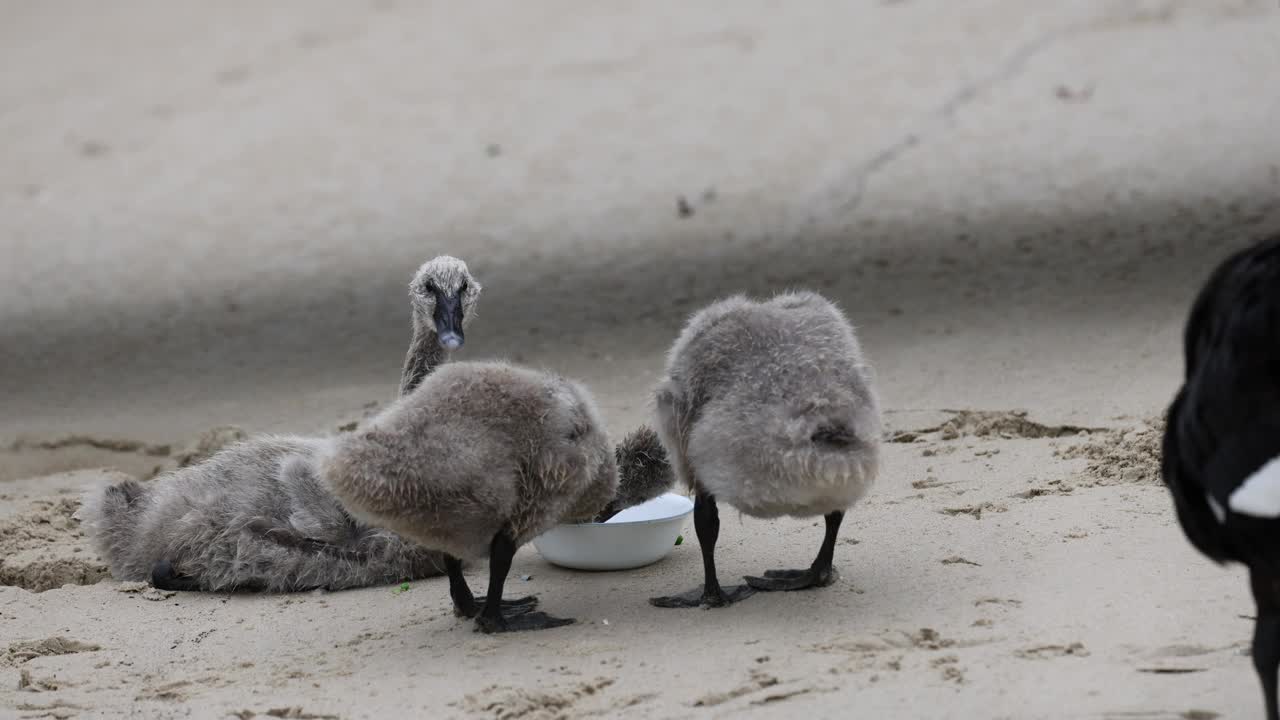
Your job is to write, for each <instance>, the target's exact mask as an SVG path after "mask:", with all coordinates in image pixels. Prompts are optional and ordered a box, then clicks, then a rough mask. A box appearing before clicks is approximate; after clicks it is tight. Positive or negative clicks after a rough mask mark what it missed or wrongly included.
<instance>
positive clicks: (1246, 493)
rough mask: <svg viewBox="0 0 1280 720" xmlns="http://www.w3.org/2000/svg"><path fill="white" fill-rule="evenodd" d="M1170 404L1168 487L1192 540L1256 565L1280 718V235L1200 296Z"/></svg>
mask: <svg viewBox="0 0 1280 720" xmlns="http://www.w3.org/2000/svg"><path fill="white" fill-rule="evenodd" d="M1184 352H1185V361H1186V377H1185V381H1184V384H1183V387H1182V389H1181V390H1179V392H1178V395H1177V397H1176V398H1175V399H1174V401H1173V405H1172V406H1171V407H1170V408H1169V416H1168V427H1167V429H1166V430H1165V438H1164V481H1165V484H1167V485H1168V486H1169V490H1170V491H1171V492H1172V493H1173V498H1174V504H1175V507H1176V508H1177V512H1178V521H1179V522H1180V523H1181V524H1182V528H1183V530H1184V531H1185V532H1186V534H1187V537H1188V538H1189V539H1190V540H1191V543H1192V544H1193V545H1195V546H1196V548H1197V549H1198V550H1200V552H1202V553H1204V554H1205V555H1208V556H1209V557H1210V558H1212V559H1214V560H1215V561H1217V562H1220V563H1225V562H1233V561H1234V562H1240V563H1244V564H1245V565H1247V566H1248V567H1249V573H1250V579H1251V584H1252V586H1253V597H1254V599H1255V601H1256V602H1257V605H1258V612H1257V616H1258V617H1257V622H1256V625H1255V627H1254V635H1253V664H1254V667H1255V668H1257V670H1258V675H1259V677H1260V678H1261V679H1262V689H1263V692H1264V694H1265V697H1266V705H1267V718H1268V719H1269V720H1280V713H1278V712H1277V707H1276V683H1277V678H1276V672H1277V668H1278V667H1280V236H1275V237H1272V238H1270V239H1268V240H1265V241H1263V242H1261V243H1259V244H1257V245H1255V246H1253V247H1251V248H1249V249H1247V250H1244V251H1242V252H1239V253H1237V254H1235V255H1233V256H1231V257H1230V258H1228V259H1227V260H1226V261H1225V262H1223V264H1222V265H1221V266H1219V267H1218V269H1217V270H1216V271H1214V273H1213V275H1212V276H1211V277H1210V278H1209V282H1208V284H1206V285H1205V287H1204V289H1203V290H1201V291H1200V296H1199V297H1198V298H1196V302H1195V305H1194V306H1193V307H1192V309H1191V317H1190V318H1189V319H1188V321H1187V327H1186V334H1185V337H1184Z"/></svg>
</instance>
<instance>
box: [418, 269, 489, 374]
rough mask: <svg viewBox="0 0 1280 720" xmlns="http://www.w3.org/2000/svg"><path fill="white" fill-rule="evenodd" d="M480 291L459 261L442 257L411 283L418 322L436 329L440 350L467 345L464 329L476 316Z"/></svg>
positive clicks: (474, 280)
mask: <svg viewBox="0 0 1280 720" xmlns="http://www.w3.org/2000/svg"><path fill="white" fill-rule="evenodd" d="M480 289H481V288H480V283H478V282H476V279H475V278H473V277H471V273H470V272H469V271H468V270H467V264H466V263H464V262H463V261H461V260H459V259H458V258H455V257H450V256H448V255H441V256H439V257H436V258H433V259H431V260H428V261H427V262H425V263H423V264H422V267H420V268H418V272H417V274H415V275H414V276H413V281H412V282H410V283H409V299H410V301H411V303H412V305H413V315H414V321H415V322H416V323H418V324H419V325H421V326H425V327H434V328H435V331H436V338H437V339H438V341H439V343H440V347H442V348H444V349H446V350H457V349H458V348H460V347H462V343H463V342H464V341H465V335H464V332H463V329H464V328H465V327H466V324H467V323H468V322H470V321H471V317H472V315H474V314H475V305H476V300H478V299H479V298H480Z"/></svg>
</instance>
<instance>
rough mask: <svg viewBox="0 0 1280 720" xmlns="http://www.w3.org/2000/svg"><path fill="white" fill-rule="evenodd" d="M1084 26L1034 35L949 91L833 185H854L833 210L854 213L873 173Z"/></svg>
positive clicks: (917, 144) (912, 147)
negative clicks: (992, 67)
mask: <svg viewBox="0 0 1280 720" xmlns="http://www.w3.org/2000/svg"><path fill="white" fill-rule="evenodd" d="M1083 29H1085V28H1084V26H1071V27H1067V28H1059V29H1057V30H1054V31H1051V32H1048V33H1045V34H1043V35H1040V36H1039V37H1036V38H1033V39H1031V40H1029V41H1027V42H1025V43H1023V44H1022V45H1021V46H1019V47H1018V48H1017V49H1016V50H1014V51H1013V53H1011V54H1010V55H1009V56H1008V57H1007V58H1005V59H1004V61H1002V62H1001V63H1000V64H999V65H998V66H997V67H996V69H995V71H994V72H991V73H989V74H987V75H986V76H984V77H981V78H978V79H976V80H973V81H970V82H967V83H965V84H964V85H962V86H961V87H960V89H958V90H956V91H955V92H953V93H951V95H950V96H948V97H947V99H946V100H945V101H943V103H942V104H941V105H939V106H938V107H937V109H935V110H933V111H932V112H930V113H929V114H928V115H927V116H926V119H925V121H924V122H923V124H922V125H923V127H920V128H917V129H915V130H912V131H911V132H909V133H907V134H906V135H904V136H902V137H901V138H899V139H897V140H895V141H894V142H892V143H890V144H889V145H888V146H886V147H884V148H882V149H881V150H879V151H877V152H876V153H875V154H873V155H872V156H871V157H870V158H868V159H867V160H866V161H865V162H863V163H862V164H861V165H860V166H859V167H858V168H857V169H856V170H855V171H854V172H853V173H852V177H851V178H850V179H848V180H847V181H843V182H838V183H837V184H836V186H837V187H848V186H850V185H851V186H852V187H853V190H852V192H851V194H850V195H849V196H848V197H847V198H846V199H845V200H843V201H842V202H840V203H839V204H837V205H836V206H835V210H836V212H837V213H838V214H840V215H849V214H852V213H854V212H857V210H858V208H859V207H861V205H862V201H863V199H864V198H865V196H866V190H867V185H868V184H869V183H870V181H871V179H872V178H873V177H874V176H875V175H876V174H878V173H879V172H880V171H882V170H884V169H885V168H886V167H888V166H890V165H891V164H893V163H894V162H895V161H897V160H898V159H900V158H901V157H902V156H903V155H906V154H907V153H909V152H910V151H911V150H913V149H914V148H916V147H917V146H919V145H921V144H922V143H923V142H924V141H925V140H926V139H927V138H928V137H929V136H930V135H931V134H932V133H934V132H936V131H937V129H938V127H939V126H944V125H947V124H950V123H951V122H952V121H953V120H954V119H955V116H956V115H957V114H958V113H959V112H960V111H961V110H963V109H964V108H965V107H967V106H968V105H971V104H972V103H974V102H976V101H977V100H978V99H980V98H982V97H983V96H985V95H986V94H988V93H989V92H991V91H992V90H994V89H995V88H997V87H999V86H1000V85H1002V84H1004V83H1006V82H1008V81H1010V80H1013V79H1014V78H1016V77H1017V76H1019V75H1021V74H1022V72H1023V71H1024V70H1026V68H1027V66H1028V65H1029V64H1030V63H1031V60H1032V59H1033V58H1035V57H1036V56H1037V55H1039V54H1040V53H1042V52H1044V51H1045V50H1047V49H1048V48H1049V47H1051V46H1053V45H1054V44H1056V43H1057V42H1058V41H1060V40H1062V39H1063V38H1066V37H1069V36H1072V35H1075V34H1077V33H1079V32H1080V31H1081V30H1083Z"/></svg>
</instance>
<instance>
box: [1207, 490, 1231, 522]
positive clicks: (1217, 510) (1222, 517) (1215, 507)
mask: <svg viewBox="0 0 1280 720" xmlns="http://www.w3.org/2000/svg"><path fill="white" fill-rule="evenodd" d="M1204 499H1205V500H1208V501H1209V509H1210V510H1212V511H1213V516H1214V517H1215V518H1217V519H1218V524H1219V525H1225V524H1226V522H1227V511H1226V510H1225V509H1223V507H1222V503H1220V502H1218V501H1217V500H1214V499H1213V496H1212V495H1210V494H1209V493H1205V494H1204Z"/></svg>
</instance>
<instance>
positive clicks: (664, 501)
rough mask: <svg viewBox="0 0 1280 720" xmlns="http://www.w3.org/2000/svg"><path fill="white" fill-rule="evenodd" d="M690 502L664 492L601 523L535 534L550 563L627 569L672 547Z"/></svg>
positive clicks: (655, 559)
mask: <svg viewBox="0 0 1280 720" xmlns="http://www.w3.org/2000/svg"><path fill="white" fill-rule="evenodd" d="M692 513H693V501H692V500H690V499H689V498H687V497H685V496H683V495H676V494H675V493H667V494H665V495H659V496H658V497H656V498H654V499H652V500H650V501H648V502H646V503H641V504H639V505H636V506H635V507H629V508H627V509H626V510H623V511H622V512H620V513H618V514H617V515H614V516H613V517H611V518H609V519H608V520H607V521H606V522H602V523H579V524H566V525H557V526H555V527H553V528H551V529H550V530H548V531H547V532H545V533H543V534H541V535H539V536H538V537H536V538H534V539H533V546H534V547H535V548H537V549H538V553H539V554H540V555H542V557H544V558H546V560H547V562H549V563H551V564H552V565H559V566H561V567H567V568H573V569H574V570H630V569H632V568H638V567H644V566H645V565H651V564H653V563H656V562H658V561H659V560H661V559H662V558H664V557H666V556H667V553H669V552H671V549H672V548H674V547H675V544H676V538H677V537H679V536H680V534H681V533H682V532H684V527H685V523H686V522H688V520H689V515H690V514H692Z"/></svg>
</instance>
